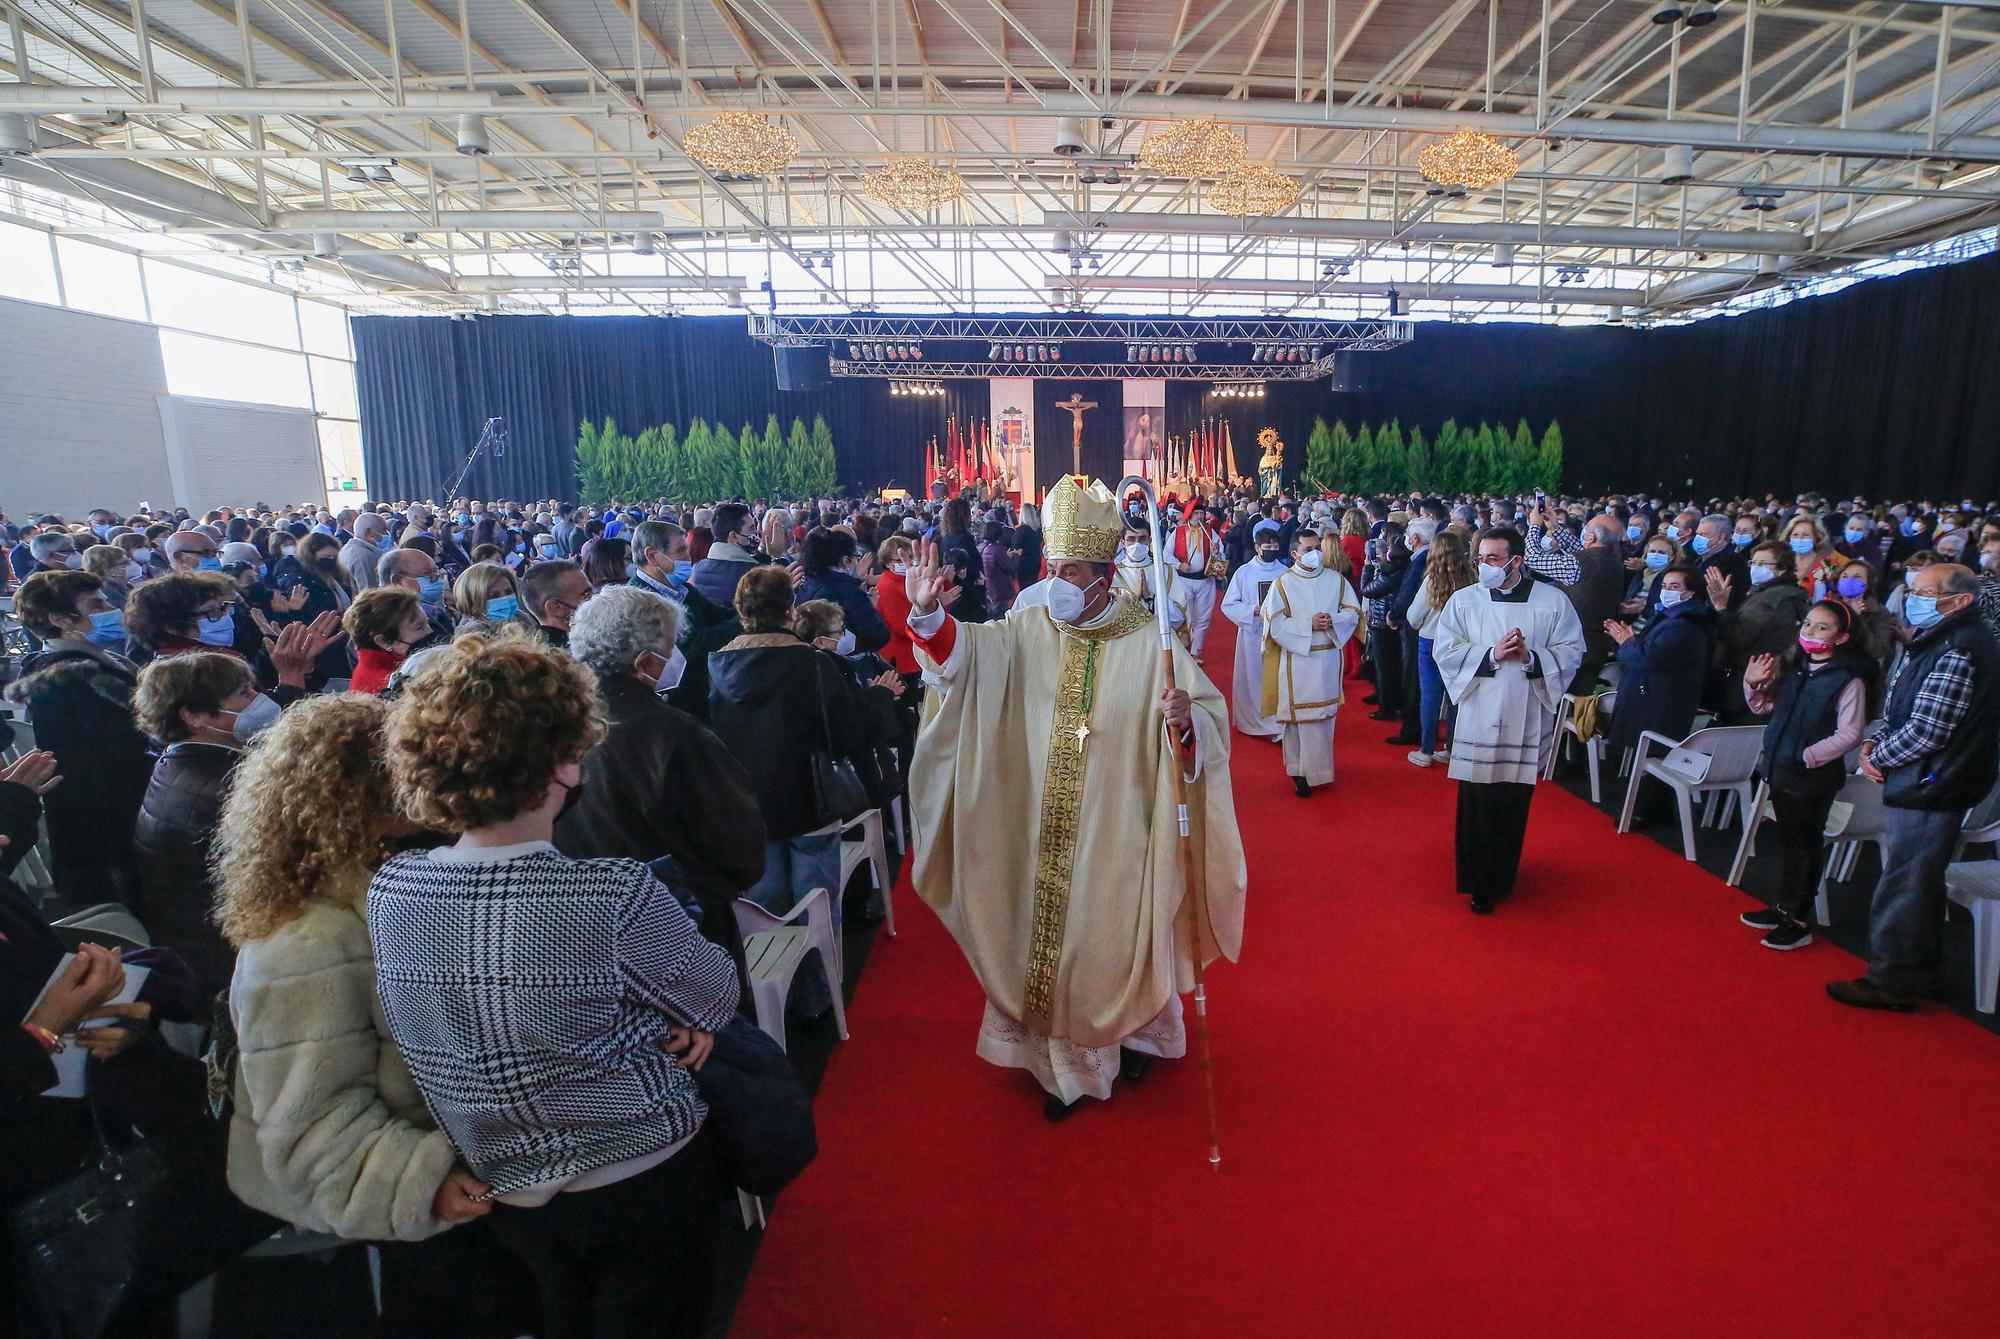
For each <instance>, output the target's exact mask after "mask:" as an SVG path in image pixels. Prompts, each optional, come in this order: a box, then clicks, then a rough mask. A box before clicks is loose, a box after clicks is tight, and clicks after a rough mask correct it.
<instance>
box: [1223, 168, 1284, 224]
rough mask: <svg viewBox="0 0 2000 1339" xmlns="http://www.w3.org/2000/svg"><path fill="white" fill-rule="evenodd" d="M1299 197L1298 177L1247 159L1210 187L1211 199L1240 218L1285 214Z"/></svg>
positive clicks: (1228, 212) (1226, 211) (1225, 210)
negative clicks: (1248, 161) (1247, 161)
mask: <svg viewBox="0 0 2000 1339" xmlns="http://www.w3.org/2000/svg"><path fill="white" fill-rule="evenodd" d="M1298 198H1299V183H1298V179H1297V178H1296V177H1288V176H1286V175H1285V174H1284V173H1282V172H1274V171H1272V170H1271V169H1270V168H1268V167H1266V166H1264V165H1263V164H1262V163H1245V164H1243V165H1242V166H1241V167H1238V168H1234V169H1232V170H1231V171H1229V172H1226V173H1224V174H1223V176H1222V179H1221V180H1219V181H1217V182H1216V183H1215V184H1214V185H1213V186H1211V187H1209V188H1208V202H1209V203H1210V204H1211V205H1214V206H1215V207H1216V208H1217V209H1219V210H1221V211H1222V212H1223V213H1225V214H1230V215H1234V216H1235V217H1237V218H1247V217H1250V216H1252V215H1260V214H1282V213H1283V212H1284V211H1285V210H1287V209H1290V208H1291V207H1292V201H1294V200H1296V199H1298Z"/></svg>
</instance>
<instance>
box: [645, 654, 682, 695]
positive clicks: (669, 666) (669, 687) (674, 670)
mask: <svg viewBox="0 0 2000 1339" xmlns="http://www.w3.org/2000/svg"><path fill="white" fill-rule="evenodd" d="M687 667H688V663H687V657H686V656H684V655H682V654H681V649H680V647H678V646H676V647H675V648H674V651H673V654H672V655H670V656H668V657H667V663H666V664H664V665H662V666H660V672H659V674H658V675H657V676H655V677H654V679H653V691H654V692H656V693H670V692H672V691H673V690H674V689H676V688H678V687H680V683H681V676H682V675H683V674H686V673H687Z"/></svg>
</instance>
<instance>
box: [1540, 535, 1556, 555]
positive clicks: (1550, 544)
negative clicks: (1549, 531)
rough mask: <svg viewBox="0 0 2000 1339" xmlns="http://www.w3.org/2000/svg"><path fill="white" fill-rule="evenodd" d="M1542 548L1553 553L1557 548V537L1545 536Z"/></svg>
mask: <svg viewBox="0 0 2000 1339" xmlns="http://www.w3.org/2000/svg"><path fill="white" fill-rule="evenodd" d="M1542 547H1543V548H1545V549H1548V550H1549V551H1551V552H1553V551H1554V550H1555V547H1556V537H1555V536H1554V535H1543V536H1542Z"/></svg>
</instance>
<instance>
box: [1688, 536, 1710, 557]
mask: <svg viewBox="0 0 2000 1339" xmlns="http://www.w3.org/2000/svg"><path fill="white" fill-rule="evenodd" d="M1689 546H1690V547H1691V548H1693V549H1694V551H1695V552H1696V553H1698V554H1700V553H1707V552H1708V550H1709V547H1710V546H1709V542H1708V536H1707V535H1696V536H1695V537H1694V538H1693V539H1692V540H1690V541H1689Z"/></svg>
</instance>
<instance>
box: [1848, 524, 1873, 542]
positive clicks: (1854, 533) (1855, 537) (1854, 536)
mask: <svg viewBox="0 0 2000 1339" xmlns="http://www.w3.org/2000/svg"><path fill="white" fill-rule="evenodd" d="M1866 538H1868V532H1867V531H1866V530H1856V529H1855V528H1854V527H1853V526H1851V525H1850V526H1848V527H1847V542H1848V543H1850V544H1859V543H1860V542H1861V541H1862V540H1864V539H1866Z"/></svg>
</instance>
